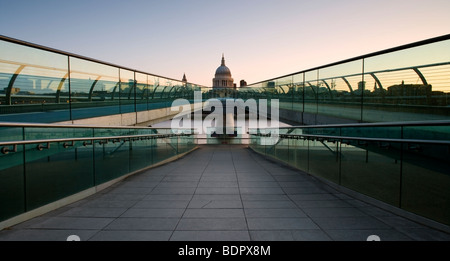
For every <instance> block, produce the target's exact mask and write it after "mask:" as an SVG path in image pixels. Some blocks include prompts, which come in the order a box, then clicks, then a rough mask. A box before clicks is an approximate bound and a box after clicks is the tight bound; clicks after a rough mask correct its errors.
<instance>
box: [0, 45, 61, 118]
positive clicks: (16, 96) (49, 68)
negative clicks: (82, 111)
mask: <svg viewBox="0 0 450 261" xmlns="http://www.w3.org/2000/svg"><path fill="white" fill-rule="evenodd" d="M0 49H1V50H2V52H1V56H0V107H1V110H0V113H1V114H11V113H29V112H51V114H47V115H44V114H41V115H42V116H44V117H39V116H37V115H33V116H32V115H30V114H26V115H10V116H7V117H6V118H3V119H4V120H6V121H18V122H19V121H28V122H51V121H65V120H69V119H70V113H69V110H68V109H69V104H68V102H69V93H68V90H69V89H68V80H67V79H68V69H67V68H68V60H67V59H68V58H67V56H65V55H59V54H55V53H51V52H48V51H43V50H39V49H35V48H31V47H27V46H21V45H16V44H12V43H8V42H4V41H0ZM55 110H58V111H57V112H56V111H55Z"/></svg>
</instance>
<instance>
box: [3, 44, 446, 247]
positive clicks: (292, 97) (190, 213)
mask: <svg viewBox="0 0 450 261" xmlns="http://www.w3.org/2000/svg"><path fill="white" fill-rule="evenodd" d="M449 50H450V35H444V36H441V37H436V38H432V39H428V40H423V41H420V42H416V43H411V44H407V45H404V46H399V47H394V48H391V49H387V50H383V51H379V52H375V53H371V54H367V55H363V56H360V57H355V58H350V59H347V60H343V61H340V62H336V63H332V64H328V65H324V66H320V67H316V68H312V69H308V70H304V71H300V72H295V73H292V74H289V75H285V76H280V77H277V78H274V79H269V80H265V81H262V82H258V83H253V84H250V85H248V86H243V87H240V88H225V89H218V88H210V87H206V86H201V85H197V84H193V83H190V82H187V81H185V80H176V79H171V78H167V77H163V76H158V75H154V74H150V73H146V72H142V71H139V70H135V69H132V68H127V67H123V66H118V65H114V64H111V63H108V62H104V61H99V60H95V59H92V58H88V57H84V56H80V55H77V54H72V53H67V52H64V51H60V50H55V49H52V48H48V47H45V46H40V45H36V44H33V43H28V42H24V41H21V40H17V39H12V38H9V37H6V36H0V241H40V240H45V241H49V240H52V241H65V240H67V239H80V240H82V241H89V240H90V241H108V240H110V241H120V240H129V241H135V240H136V241H138V240H139V241H152V240H155V241H197V240H199V241H297V240H304V241H350V240H351V241H365V240H367V239H370V240H374V239H379V240H384V241H448V240H450V193H448V192H449V191H450V160H449V159H450V57H449V56H448V53H449ZM223 105H226V108H232V110H230V111H229V110H223V111H222V112H221V111H220V110H219V108H221V107H220V106H223ZM213 107H214V110H212V108H213ZM222 109H223V107H222ZM180 111H181V112H180ZM255 115H256V116H255ZM242 116H244V117H242ZM174 118H175V119H178V120H179V121H174V120H173V119H174ZM180 119H182V120H180ZM205 119H208V120H211V121H210V122H211V123H212V122H214V124H215V125H214V126H212V125H211V126H206V127H205V125H203V124H202V123H200V124H202V125H199V126H201V127H204V128H205V130H203V131H204V132H202V133H200V134H202V135H203V136H201V135H199V133H198V131H199V128H197V127H198V126H197V125H196V124H198V120H200V121H203V120H205ZM212 119H213V120H212ZM191 120H192V121H191ZM268 120H269V121H270V122H271V123H272V122H277V121H278V122H284V123H286V125H285V126H284V125H283V126H276V127H275V126H272V125H271V124H266V123H267V122H268ZM168 121H170V122H171V123H173V122H177V123H178V125H180V124H181V123H183V124H181V125H183V126H178V125H175V126H176V127H174V128H169V127H167V126H166V127H161V126H159V127H158V124H160V123H164V122H166V123H167V122H168ZM243 121H248V122H252V121H256V122H257V125H256V126H253V125H252V126H250V125H249V126H245V127H243V126H241V125H240V124H239V123H242V122H243ZM189 122H191V123H193V124H191V125H189V124H186V125H184V124H185V123H189ZM220 122H226V124H225V126H220ZM229 123H230V124H229ZM196 126H197V127H196ZM219 129H221V130H224V129H226V130H227V133H226V135H221V134H220V132H219V133H218V132H217V130H219ZM228 131H230V132H228ZM200 140H202V141H204V142H199V141H200Z"/></svg>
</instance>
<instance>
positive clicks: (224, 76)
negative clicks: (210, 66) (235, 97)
mask: <svg viewBox="0 0 450 261" xmlns="http://www.w3.org/2000/svg"><path fill="white" fill-rule="evenodd" d="M212 86H213V88H234V87H235V86H234V79H233V78H232V77H231V71H230V69H229V68H228V67H227V66H226V65H225V57H224V55H223V54H222V63H221V65H220V66H219V67H218V68H217V70H216V74H215V75H214V78H213V80H212Z"/></svg>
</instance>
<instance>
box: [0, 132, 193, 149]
mask: <svg viewBox="0 0 450 261" xmlns="http://www.w3.org/2000/svg"><path fill="white" fill-rule="evenodd" d="M191 135H192V134H186V133H180V134H141V135H123V136H108V137H84V138H63V139H41V140H21V141H2V142H0V146H2V148H1V150H0V152H1V153H2V154H8V153H9V152H17V146H19V145H30V144H38V147H37V149H38V150H42V149H43V148H47V149H48V148H50V143H56V142H58V143H61V142H64V144H63V146H64V147H65V148H67V147H71V146H73V143H74V142H75V141H85V143H83V146H87V145H92V144H93V143H94V142H95V141H100V144H106V143H108V141H112V142H113V143H115V142H121V141H124V142H127V141H134V140H144V139H158V138H171V137H183V136H191ZM86 141H91V143H86ZM103 141H106V142H103ZM66 142H71V144H67V143H66ZM41 144H47V147H42V146H41ZM9 146H13V149H10V148H8V147H9Z"/></svg>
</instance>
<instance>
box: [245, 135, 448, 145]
mask: <svg viewBox="0 0 450 261" xmlns="http://www.w3.org/2000/svg"><path fill="white" fill-rule="evenodd" d="M251 135H254V136H263V137H271V134H251ZM274 136H275V137H276V136H279V137H280V138H287V139H290V138H297V137H298V138H303V137H304V138H306V139H308V138H313V139H322V141H323V140H326V139H329V140H341V141H342V140H356V141H372V142H395V143H420V144H442V145H450V141H448V140H420V139H389V138H371V137H352V136H332V135H311V134H275V135H274Z"/></svg>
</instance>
